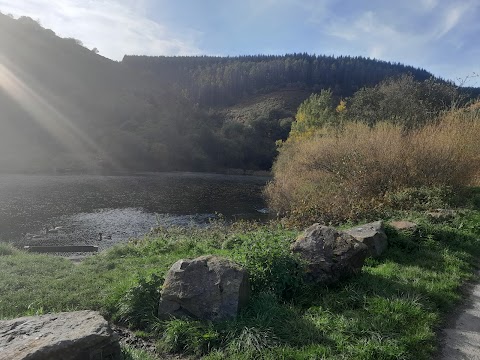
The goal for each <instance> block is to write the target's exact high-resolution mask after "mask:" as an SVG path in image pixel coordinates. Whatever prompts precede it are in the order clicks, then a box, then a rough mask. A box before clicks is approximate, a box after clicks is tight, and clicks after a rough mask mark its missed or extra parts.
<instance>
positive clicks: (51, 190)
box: [0, 173, 268, 248]
mask: <svg viewBox="0 0 480 360" xmlns="http://www.w3.org/2000/svg"><path fill="white" fill-rule="evenodd" d="M267 180H268V179H267V178H264V177H244V176H226V175H214V174H196V173H162V174H145V175H139V176H93V175H74V176H70V175H69V176H37V175H35V176H31V175H0V240H2V241H13V242H16V243H19V244H20V243H25V242H28V243H29V244H34V243H42V244H47V243H59V242H60V243H63V244H93V243H98V238H99V236H98V234H99V233H100V232H101V233H102V234H103V241H102V243H101V244H99V245H100V246H101V248H103V247H106V246H109V245H111V244H113V243H116V242H119V241H122V240H125V239H128V238H131V237H136V236H140V235H142V234H145V233H146V232H148V231H149V230H150V228H151V227H153V226H156V225H172V224H176V225H182V226H186V225H189V224H201V223H205V222H208V220H209V219H210V218H212V217H214V215H215V213H220V214H222V215H224V216H225V217H226V218H227V219H232V218H260V219H261V218H262V217H265V215H264V214H261V213H259V212H258V211H257V210H258V209H262V208H264V207H265V204H264V201H263V199H262V196H261V191H262V188H263V186H264V185H265V182H266V181H267ZM45 227H47V228H48V229H53V228H55V227H61V229H60V230H58V231H56V232H55V233H53V232H52V233H48V234H45V230H44V229H45ZM22 234H29V235H27V236H28V238H29V239H28V240H24V235H22ZM35 235H36V236H35ZM34 236H35V239H33V237H34ZM39 236H40V237H39ZM22 239H23V240H22Z"/></svg>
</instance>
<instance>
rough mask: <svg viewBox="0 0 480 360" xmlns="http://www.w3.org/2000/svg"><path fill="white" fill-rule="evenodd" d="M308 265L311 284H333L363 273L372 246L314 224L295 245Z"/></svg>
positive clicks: (343, 233) (294, 248) (295, 248)
mask: <svg viewBox="0 0 480 360" xmlns="http://www.w3.org/2000/svg"><path fill="white" fill-rule="evenodd" d="M291 250H292V251H293V252H294V253H296V254H298V255H299V256H300V257H301V258H302V259H303V260H304V261H305V262H306V270H307V280H310V281H313V282H316V283H321V284H331V283H334V282H336V281H338V280H340V279H341V278H344V277H347V276H350V275H353V274H355V273H357V272H359V271H360V270H361V269H362V266H363V262H364V261H365V258H366V257H367V256H368V253H369V249H368V246H367V245H365V244H362V243H361V242H360V241H358V240H356V239H355V238H354V237H353V236H351V235H349V234H347V233H346V232H342V231H338V230H336V229H335V228H332V227H328V226H322V225H320V224H313V225H312V226H310V227H309V228H308V229H307V230H305V232H304V233H303V234H302V235H300V236H299V238H298V239H297V240H296V241H295V243H293V244H292V247H291Z"/></svg>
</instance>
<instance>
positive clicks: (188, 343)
mask: <svg viewBox="0 0 480 360" xmlns="http://www.w3.org/2000/svg"><path fill="white" fill-rule="evenodd" d="M218 343H219V334H218V333H217V332H216V330H215V329H214V328H213V325H212V324H209V323H201V322H199V321H194V320H188V319H172V320H170V321H168V322H167V323H166V325H165V329H164V331H163V335H162V337H161V339H160V341H159V342H158V344H157V347H158V348H159V350H160V351H168V352H173V353H186V354H193V355H202V354H205V353H208V352H209V351H211V350H212V349H213V348H214V347H215V346H216V345H217V344H218Z"/></svg>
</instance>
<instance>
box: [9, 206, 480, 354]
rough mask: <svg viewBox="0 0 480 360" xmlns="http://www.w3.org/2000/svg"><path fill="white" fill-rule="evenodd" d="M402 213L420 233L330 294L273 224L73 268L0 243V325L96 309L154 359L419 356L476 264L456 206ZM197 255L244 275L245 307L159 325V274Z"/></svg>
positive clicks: (475, 222) (172, 240)
mask: <svg viewBox="0 0 480 360" xmlns="http://www.w3.org/2000/svg"><path fill="white" fill-rule="evenodd" d="M396 216H397V217H399V216H401V215H399V214H397V215H396ZM402 217H409V218H411V219H413V220H416V221H418V223H419V224H420V226H419V231H418V232H416V233H397V232H396V231H394V230H393V229H391V228H387V231H388V236H389V239H390V247H389V249H388V251H387V252H386V253H385V255H384V256H383V257H382V258H380V259H377V260H372V259H369V260H367V263H366V266H365V267H364V268H363V271H362V273H361V274H360V275H359V276H357V277H355V278H352V279H349V280H346V281H343V282H342V283H340V284H339V285H337V286H333V287H329V288H326V287H325V288H318V287H311V286H309V285H307V284H303V283H302V280H301V264H300V263H299V261H298V259H296V258H295V257H294V256H292V255H291V254H290V252H289V251H288V249H289V245H290V242H291V241H292V240H293V239H295V237H296V236H297V234H298V232H297V231H295V230H287V229H284V228H282V227H281V226H280V225H278V224H277V225H263V226H256V225H249V224H236V225H233V226H232V227H230V228H224V227H222V226H213V227H212V228H210V229H194V230H191V229H190V230H185V229H184V230H182V229H163V230H159V231H158V233H157V234H155V235H153V236H151V237H149V238H146V239H144V240H140V241H137V242H134V243H131V244H128V245H122V246H118V247H115V248H113V249H111V250H109V251H107V252H105V253H101V254H98V255H96V256H93V257H91V258H89V259H87V260H86V261H84V262H83V263H81V264H80V265H74V264H72V263H70V262H69V261H68V260H65V259H63V258H58V257H51V256H45V255H32V254H26V253H23V252H20V251H18V250H15V249H13V248H11V247H9V246H7V245H0V269H1V272H0V294H1V295H0V317H1V318H12V317H17V316H22V315H34V314H42V313H47V312H58V311H69V310H78V309H97V310H100V311H101V312H102V313H103V314H105V315H106V316H107V317H108V318H110V319H111V320H113V321H114V322H116V323H119V324H124V325H127V326H129V327H130V328H132V329H134V330H135V331H137V334H138V335H139V336H146V337H151V338H154V339H155V341H156V342H157V347H158V351H159V352H160V353H162V352H163V353H167V352H169V353H175V352H177V353H181V354H184V355H189V356H192V357H194V358H197V357H202V356H203V357H205V358H207V359H254V358H255V359H257V358H263V359H429V358H430V356H431V354H432V353H433V352H434V351H435V348H436V346H437V341H436V340H437V339H436V330H437V329H438V328H439V326H441V321H442V319H443V318H444V316H445V315H446V314H447V313H448V312H449V311H450V310H451V309H452V307H453V306H454V305H455V304H456V302H457V301H458V300H459V299H460V296H461V295H460V292H459V288H460V286H461V285H462V284H463V283H464V282H465V281H466V280H468V279H470V278H471V276H472V274H473V269H474V267H475V265H476V261H477V260H478V257H479V256H480V239H479V238H480V225H479V224H480V211H478V210H465V211H462V212H459V213H458V214H457V215H456V216H455V217H454V218H452V219H450V220H448V221H445V222H442V223H432V222H431V221H429V220H428V219H427V218H426V217H424V216H423V215H422V214H421V213H417V214H416V213H409V214H404V215H402ZM202 254H220V255H224V256H228V257H230V258H233V259H235V260H236V261H238V262H240V263H242V264H243V265H244V266H246V267H247V269H248V270H249V272H250V277H251V280H252V286H253V294H254V296H253V298H252V300H251V302H250V304H249V306H248V307H247V308H246V309H245V310H244V311H243V312H242V313H241V314H240V316H239V317H238V318H237V319H236V320H234V321H228V322H223V323H219V324H211V323H202V322H198V321H193V320H192V321H186V320H171V321H167V322H160V321H158V320H157V319H156V318H155V313H156V308H157V303H158V298H159V291H158V289H159V287H160V286H161V284H162V282H163V277H164V275H165V273H166V271H167V269H168V268H169V267H170V266H171V265H172V264H173V263H174V262H175V261H176V260H178V259H180V258H193V257H196V256H199V255H202ZM128 353H129V354H130V355H129V356H130V358H132V359H133V358H142V356H144V355H142V354H141V353H138V352H135V351H133V350H129V351H128Z"/></svg>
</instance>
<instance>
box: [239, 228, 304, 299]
mask: <svg viewBox="0 0 480 360" xmlns="http://www.w3.org/2000/svg"><path fill="white" fill-rule="evenodd" d="M257 236H258V237H253V238H252V237H250V238H248V239H246V240H245V241H244V242H243V243H242V246H241V247H240V248H239V249H238V250H236V252H237V257H238V258H240V262H242V263H243V265H244V266H245V268H246V269H247V271H248V273H249V276H250V282H251V286H252V290H253V292H254V293H256V294H258V293H260V292H271V293H273V294H275V295H277V296H279V297H280V298H283V299H287V300H288V299H292V298H293V297H294V296H295V294H297V293H298V291H299V290H300V289H301V287H302V286H303V266H302V263H301V261H300V260H299V259H298V258H297V257H296V256H295V255H293V254H292V253H291V252H290V250H289V249H290V240H291V239H290V238H289V237H282V238H280V237H276V236H274V235H273V234H271V233H269V232H261V233H259V234H258V235H257Z"/></svg>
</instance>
